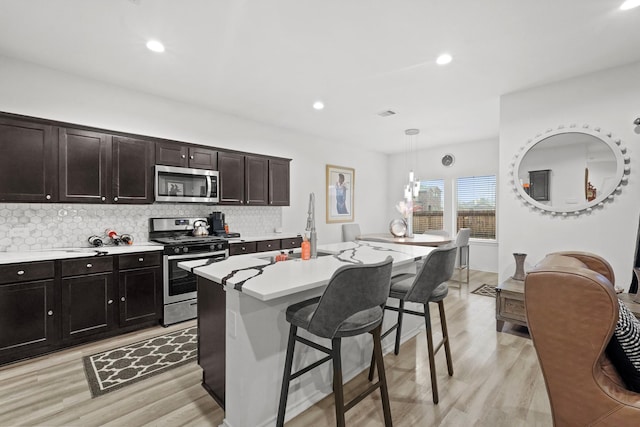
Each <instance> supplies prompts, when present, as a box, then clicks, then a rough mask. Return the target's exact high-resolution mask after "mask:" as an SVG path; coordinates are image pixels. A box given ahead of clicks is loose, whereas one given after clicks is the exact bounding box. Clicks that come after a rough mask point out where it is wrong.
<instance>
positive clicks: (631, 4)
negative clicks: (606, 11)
mask: <svg viewBox="0 0 640 427" xmlns="http://www.w3.org/2000/svg"><path fill="white" fill-rule="evenodd" d="M638 6H640V0H627V1H625V2H624V3H622V5H621V6H620V10H629V9H633V8H635V7H638Z"/></svg>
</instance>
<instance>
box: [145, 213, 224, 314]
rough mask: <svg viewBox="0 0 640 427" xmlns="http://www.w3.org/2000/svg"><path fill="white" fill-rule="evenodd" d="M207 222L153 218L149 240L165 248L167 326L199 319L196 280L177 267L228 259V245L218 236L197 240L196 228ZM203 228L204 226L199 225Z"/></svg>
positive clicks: (200, 237)
mask: <svg viewBox="0 0 640 427" xmlns="http://www.w3.org/2000/svg"><path fill="white" fill-rule="evenodd" d="M198 221H204V223H206V222H207V219H206V218H183V217H182V218H151V219H150V220H149V240H151V241H153V242H158V243H162V244H163V245H164V256H163V269H164V271H163V274H164V280H163V301H164V314H163V316H162V324H163V325H164V326H168V325H171V324H173V323H178V322H182V321H184V320H189V319H194V318H196V316H197V314H198V311H197V308H198V307H197V305H198V294H197V287H196V276H195V275H194V274H193V273H190V272H188V271H186V270H183V269H181V268H179V267H178V263H179V262H182V261H193V260H198V259H203V258H207V259H210V260H213V262H216V261H222V260H224V259H226V258H227V257H228V256H229V243H228V242H227V241H226V240H225V239H222V238H220V237H216V236H194V235H193V230H194V228H195V227H194V224H196V223H197V222H198ZM198 224H201V223H198Z"/></svg>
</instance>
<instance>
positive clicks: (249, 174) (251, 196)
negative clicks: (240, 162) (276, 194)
mask: <svg viewBox="0 0 640 427" xmlns="http://www.w3.org/2000/svg"><path fill="white" fill-rule="evenodd" d="M244 166H245V168H246V170H245V172H246V174H245V185H246V192H245V194H246V197H247V200H246V202H247V205H251V206H264V205H266V204H267V199H268V194H269V192H268V189H269V187H268V179H269V161H268V159H267V158H265V157H257V156H249V155H246V156H245V158H244Z"/></svg>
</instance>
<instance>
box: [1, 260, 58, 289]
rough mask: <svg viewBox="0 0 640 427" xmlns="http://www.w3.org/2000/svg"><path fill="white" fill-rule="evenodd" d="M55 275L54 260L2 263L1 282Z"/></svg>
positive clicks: (44, 277)
mask: <svg viewBox="0 0 640 427" xmlns="http://www.w3.org/2000/svg"><path fill="white" fill-rule="evenodd" d="M53 275H54V272H53V261H37V262H21V263H18V264H4V265H0V284H3V283H17V282H26V281H29V280H38V279H50V278H52V277H53Z"/></svg>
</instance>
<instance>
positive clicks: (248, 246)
mask: <svg viewBox="0 0 640 427" xmlns="http://www.w3.org/2000/svg"><path fill="white" fill-rule="evenodd" d="M256 251H257V245H256V242H244V243H232V244H230V245H229V255H242V254H252V253H254V252H256Z"/></svg>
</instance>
